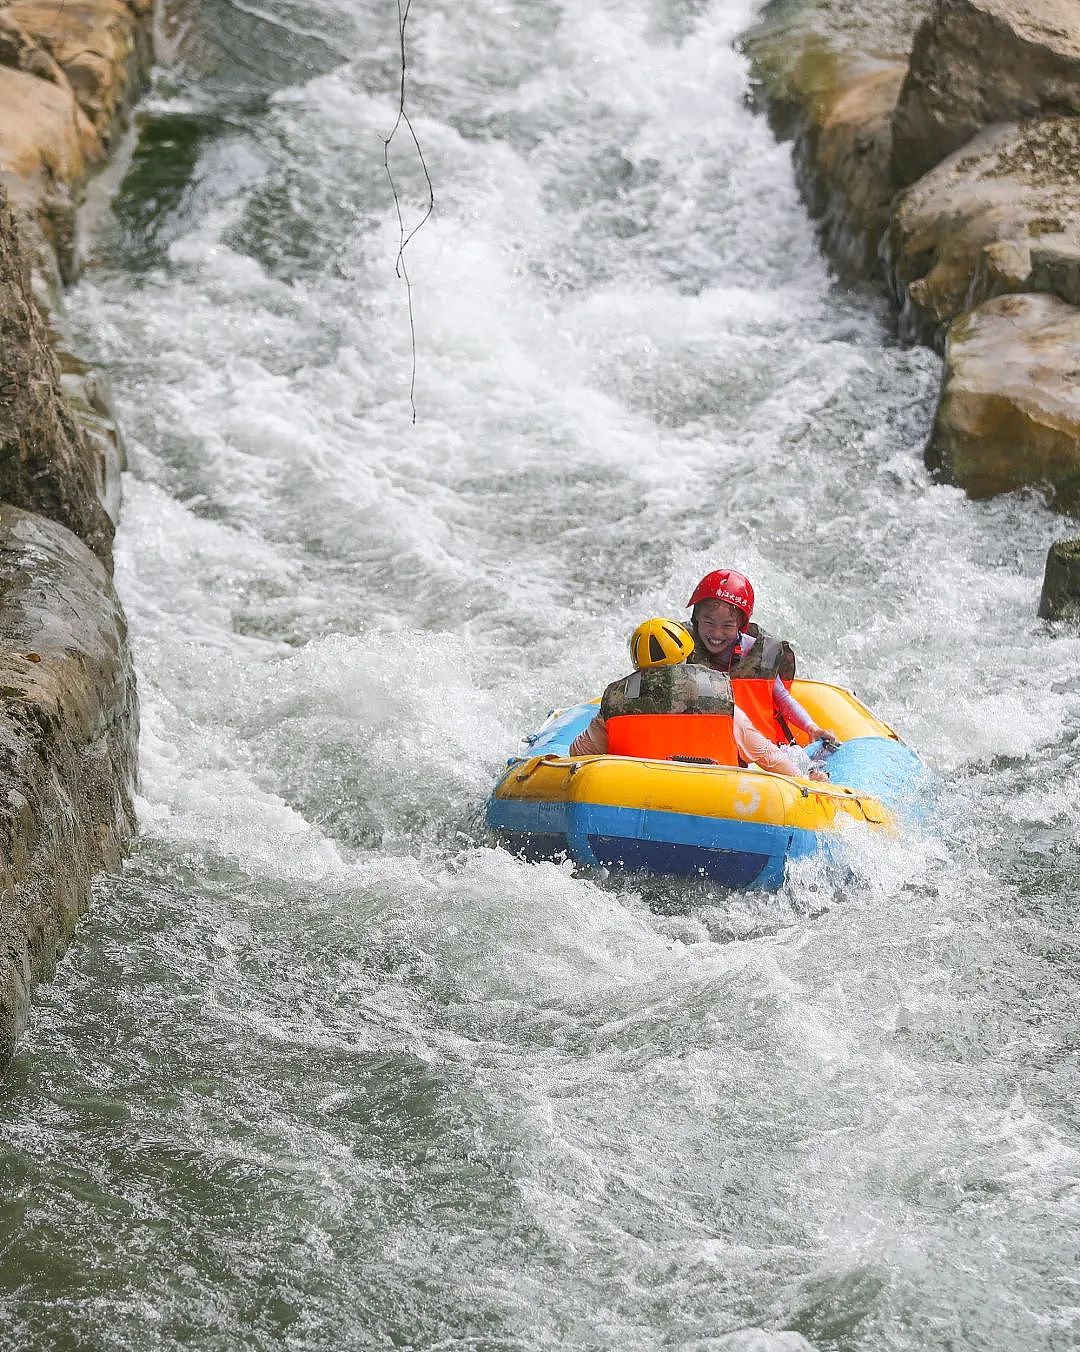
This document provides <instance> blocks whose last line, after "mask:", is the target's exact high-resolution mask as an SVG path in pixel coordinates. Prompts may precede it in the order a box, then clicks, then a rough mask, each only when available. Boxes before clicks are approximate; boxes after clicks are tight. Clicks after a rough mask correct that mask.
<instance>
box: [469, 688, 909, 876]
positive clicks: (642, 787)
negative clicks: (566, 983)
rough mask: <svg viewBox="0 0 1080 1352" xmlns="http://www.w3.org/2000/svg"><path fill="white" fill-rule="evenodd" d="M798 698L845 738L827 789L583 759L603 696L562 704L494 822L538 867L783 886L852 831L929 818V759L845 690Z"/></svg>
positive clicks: (493, 808)
mask: <svg viewBox="0 0 1080 1352" xmlns="http://www.w3.org/2000/svg"><path fill="white" fill-rule="evenodd" d="M791 693H792V694H793V695H794V697H795V698H796V699H797V700H798V701H799V703H800V704H801V705H802V706H803V708H804V709H805V710H806V711H807V713H809V715H810V716H811V718H812V719H813V720H814V722H815V723H817V724H818V725H819V726H821V727H827V728H830V729H832V731H833V732H834V733H835V734H836V736H837V738H838V739H839V740H840V743H841V745H840V747H839V749H838V750H836V751H834V752H833V753H832V754H831V755H830V756H829V757H828V759H827V761H826V762H825V764H826V766H827V769H828V772H829V776H830V779H829V782H827V783H826V782H819V781H815V780H810V779H802V778H795V777H791V776H787V775H779V774H772V773H769V772H767V771H764V770H760V769H757V768H756V767H754V766H750V767H749V768H741V767H737V766H729V765H717V764H687V763H684V762H680V761H677V760H660V759H645V758H643V757H636V756H615V755H604V756H574V757H572V756H570V755H569V747H570V743H571V742H572V741H573V740H574V738H575V737H576V736H577V734H578V733H579V732H581V731H582V730H583V729H584V728H585V727H586V726H587V724H588V723H589V722H590V720H591V719H592V718H593V716H594V715H595V713H596V710H597V704H598V703H599V701H598V700H592V701H590V702H588V703H583V704H576V705H574V706H573V707H571V708H568V709H555V710H552V712H551V714H549V716H548V719H547V721H546V722H545V723H544V725H543V727H541V728H540V730H539V731H538V732H536V733H534V734H533V735H532V736H530V737H528V738H526V745H527V754H525V755H522V756H515V757H512V758H511V759H510V760H509V761H508V763H507V767H506V770H505V772H504V773H503V775H502V778H501V779H500V780H499V782H498V784H497V785H496V786H495V790H494V792H493V794H492V796H491V797H490V798H489V800H488V804H487V822H488V825H489V827H490V828H491V829H492V830H493V831H494V832H495V834H496V836H497V837H498V839H499V840H500V842H501V843H502V844H504V845H505V846H506V847H507V848H508V849H510V850H512V851H514V852H515V853H519V854H521V855H523V856H524V857H526V858H529V859H558V858H570V859H573V860H574V861H575V862H577V863H579V864H585V865H591V866H594V867H605V868H610V869H622V870H646V871H648V872H652V873H666V874H685V875H698V876H705V877H708V878H711V879H714V880H715V881H717V882H719V883H723V884H726V885H727V886H730V887H742V888H762V889H775V888H778V887H779V886H780V885H781V884H782V882H783V880H784V874H785V870H786V869H787V866H788V863H789V861H791V860H795V859H801V858H804V857H806V856H808V855H813V854H818V853H822V852H824V853H825V854H827V855H828V854H829V852H830V850H831V848H832V846H833V845H834V844H835V842H836V838H837V833H838V832H839V831H841V830H843V829H845V828H846V827H850V826H852V825H854V824H857V825H858V826H859V827H862V828H863V829H870V830H874V831H890V832H895V830H896V827H897V821H898V818H902V817H906V816H911V815H918V811H919V807H918V804H919V789H920V784H921V781H922V778H923V768H922V763H921V762H920V761H919V758H918V757H917V756H916V755H915V753H914V752H913V751H912V750H911V749H910V748H909V747H907V746H906V745H905V744H904V743H903V742H902V741H901V740H900V738H899V737H898V736H897V734H896V733H895V732H894V731H893V730H892V728H890V727H888V726H887V725H886V724H885V723H883V722H882V721H881V720H880V719H879V718H877V717H875V716H874V714H872V713H871V712H870V710H869V709H867V708H866V706H865V705H863V704H861V703H860V702H859V700H857V699H856V698H855V696H854V695H853V694H852V693H850V692H849V691H847V690H843V689H841V688H840V687H838V686H834V685H828V684H826V683H824V682H821V681H803V680H796V681H794V682H793V684H792V687H791ZM818 749H819V748H817V746H816V745H813V746H810V747H808V748H807V750H808V751H809V752H810V753H812V754H813V753H815V752H816V751H818Z"/></svg>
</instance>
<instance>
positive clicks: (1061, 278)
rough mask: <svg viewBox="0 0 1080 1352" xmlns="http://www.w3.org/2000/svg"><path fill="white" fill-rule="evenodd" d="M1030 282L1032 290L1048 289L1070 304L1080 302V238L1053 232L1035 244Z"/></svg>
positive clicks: (1032, 251)
mask: <svg viewBox="0 0 1080 1352" xmlns="http://www.w3.org/2000/svg"><path fill="white" fill-rule="evenodd" d="M1029 282H1030V284H1031V289H1032V290H1033V291H1049V292H1051V293H1052V294H1053V295H1055V296H1060V297H1061V299H1062V300H1067V301H1068V302H1069V304H1070V305H1080V240H1078V238H1077V237H1076V236H1070V235H1066V234H1061V235H1051V236H1046V237H1044V238H1043V239H1042V240H1041V241H1040V243H1039V244H1038V245H1034V246H1033V247H1032V249H1031V270H1030V276H1029Z"/></svg>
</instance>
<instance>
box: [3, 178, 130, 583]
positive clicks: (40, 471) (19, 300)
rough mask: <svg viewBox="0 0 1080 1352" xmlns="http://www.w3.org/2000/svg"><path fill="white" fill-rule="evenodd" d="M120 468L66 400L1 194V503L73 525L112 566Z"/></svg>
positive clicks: (100, 557) (46, 331) (56, 365)
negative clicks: (111, 505)
mask: <svg viewBox="0 0 1080 1352" xmlns="http://www.w3.org/2000/svg"><path fill="white" fill-rule="evenodd" d="M112 469H113V473H112V474H111V476H110V464H109V462H108V458H107V457H106V455H105V453H104V451H103V448H102V446H101V445H100V444H99V445H91V444H89V443H88V441H87V438H86V436H85V435H84V433H83V431H82V429H81V428H80V427H79V425H78V423H77V422H76V420H75V417H74V415H73V413H72V410H71V407H70V405H69V404H68V402H67V400H66V399H65V398H64V394H63V390H62V387H61V375H60V370H59V366H58V364H57V361H56V358H55V356H54V354H53V351H52V348H51V346H50V343H49V334H48V330H47V329H46V327H45V323H44V320H43V319H42V317H41V315H40V313H39V312H38V309H37V307H36V305H35V303H34V299H33V295H32V293H31V289H30V280H29V271H28V267H27V263H26V259H25V257H24V255H23V253H22V250H21V248H20V244H19V239H18V232H17V228H16V224H15V220H14V217H13V216H12V213H11V212H10V211H9V210H8V208H7V204H6V202H5V200H4V193H3V189H2V188H0V502H9V503H13V504H14V505H15V506H18V507H24V508H26V509H28V510H30V511H36V512H40V513H41V514H42V515H44V516H47V517H49V518H50V519H52V520H53V521H57V522H59V523H60V524H61V525H63V526H66V527H67V528H68V529H69V530H71V531H72V532H74V534H76V535H78V536H79V537H80V539H82V540H84V541H85V542H86V544H87V545H89V547H90V548H91V549H92V550H93V552H94V553H95V554H96V555H97V556H98V558H99V559H101V560H102V561H103V562H104V563H105V564H106V566H109V565H111V561H112V537H113V521H112V520H111V518H110V515H109V511H108V509H107V506H106V504H107V503H108V502H109V501H110V499H112V498H114V497H115V494H116V492H118V486H117V480H116V476H115V464H114V465H113V466H112Z"/></svg>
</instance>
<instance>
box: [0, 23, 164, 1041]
mask: <svg viewBox="0 0 1080 1352" xmlns="http://www.w3.org/2000/svg"><path fill="white" fill-rule="evenodd" d="M150 19H151V14H150V0H127V2H126V3H125V0H65V2H64V3H63V4H62V5H58V4H56V3H54V0H9V3H4V0H0V708H2V716H0V1064H2V1063H3V1061H4V1060H5V1059H6V1057H7V1056H8V1055H10V1053H11V1051H12V1049H13V1047H14V1045H15V1041H16V1039H17V1037H18V1035H19V1031H20V1029H21V1028H22V1026H23V1023H24V1022H25V1018H26V1012H27V1008H28V1003H29V994H30V987H31V984H32V982H33V981H34V980H36V979H38V978H41V977H45V976H48V975H49V974H50V973H51V971H52V969H53V967H54V965H55V962H56V960H57V958H58V957H59V955H60V954H61V953H62V952H63V951H64V948H65V947H66V946H67V944H68V942H69V940H70V938H71V934H72V931H73V929H74V926H75V923H76V920H77V918H78V916H79V915H80V914H81V912H82V911H83V910H84V909H85V907H86V905H87V903H88V899H89V891H90V882H91V879H92V877H93V875H94V874H95V873H96V872H98V871H100V870H101V869H104V868H110V867H113V866H114V865H115V864H116V863H117V861H118V860H119V858H120V856H121V854H122V853H123V850H124V849H125V847H126V844H127V842H128V841H129V839H130V836H131V832H132V830H133V825H134V822H133V814H132V808H131V793H132V788H133V785H134V781H135V772H136V744H137V737H138V711H137V703H136V696H135V682H134V676H133V672H132V667H131V661H130V656H129V653H128V647H127V634H126V628H125V625H124V617H123V613H122V611H121V609H120V605H119V602H118V601H117V598H116V595H115V592H114V591H113V587H112V582H111V577H110V574H111V570H112V539H113V531H114V528H115V524H116V520H117V517H118V513H119V494H120V486H119V470H120V468H121V466H122V444H121V441H120V437H119V433H118V431H117V428H116V424H115V419H114V418H113V417H112V414H111V411H110V409H109V405H108V399H107V396H106V394H105V391H104V389H103V386H102V384H101V382H100V381H99V380H98V379H97V378H96V376H95V374H94V372H93V371H91V370H90V369H89V368H88V367H87V366H86V364H85V363H84V362H81V361H80V360H79V359H78V358H77V357H76V356H74V355H73V354H71V353H69V352H66V351H64V350H63V348H62V346H59V345H58V343H57V333H58V331H59V326H60V325H61V324H62V315H61V312H60V306H61V286H62V283H64V282H67V281H70V280H71V279H72V278H73V277H74V276H75V274H76V272H77V269H78V265H79V248H78V239H77V229H76V226H77V217H76V211H77V207H78V205H79V202H80V200H81V198H82V195H83V192H84V190H85V187H86V181H87V176H88V174H89V173H90V172H91V171H92V170H93V168H94V167H96V166H98V165H100V164H101V163H102V162H103V161H104V160H105V158H106V156H107V154H108V151H109V149H110V147H111V145H112V144H113V143H114V142H115V140H116V137H117V135H118V133H119V131H120V129H121V127H122V126H123V123H124V120H125V118H126V116H127V113H128V110H129V108H130V104H131V101H132V99H133V98H134V97H135V96H136V94H137V92H138V90H139V88H140V86H141V83H142V81H143V80H144V78H145V76H146V74H147V72H148V69H149V62H150V56H151V52H150Z"/></svg>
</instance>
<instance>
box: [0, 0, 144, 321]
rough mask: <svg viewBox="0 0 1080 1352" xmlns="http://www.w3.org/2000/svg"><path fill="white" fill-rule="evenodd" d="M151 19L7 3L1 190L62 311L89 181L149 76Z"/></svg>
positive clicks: (121, 5) (81, 1) (0, 25)
mask: <svg viewBox="0 0 1080 1352" xmlns="http://www.w3.org/2000/svg"><path fill="white" fill-rule="evenodd" d="M150 19H151V14H150V7H149V6H148V5H145V4H143V2H142V0H131V3H125V0H65V3H63V4H59V5H58V4H56V3H53V0H6V2H5V0H0V183H3V184H4V185H5V186H6V187H7V189H8V193H9V195H10V197H11V200H12V203H13V205H14V206H15V208H16V210H17V211H18V213H19V215H20V218H21V224H22V228H23V231H24V235H25V238H26V242H27V243H28V244H29V245H30V246H31V249H32V253H33V261H34V265H35V268H36V269H37V270H38V271H39V272H41V273H42V274H43V275H44V276H45V277H46V279H47V282H48V284H49V287H50V288H51V298H52V301H53V303H54V304H55V303H56V300H57V294H58V286H59V285H60V284H61V283H68V282H70V281H71V280H72V279H73V278H74V276H75V274H76V272H77V270H78V265H79V260H78V247H77V239H76V210H77V207H78V204H79V201H80V198H81V195H82V192H83V188H84V186H85V182H86V178H87V175H88V174H89V173H90V172H91V171H92V170H93V169H95V168H96V167H98V166H100V165H101V163H102V162H103V161H104V159H105V157H106V155H107V153H108V149H109V147H110V145H111V144H112V143H113V142H114V141H115V139H116V136H117V134H118V132H119V131H120V129H121V128H122V127H123V125H124V124H125V122H126V119H127V115H128V112H129V110H130V107H131V104H132V102H133V101H134V99H135V98H136V97H137V96H138V94H139V92H140V90H141V88H142V85H143V83H144V82H145V80H146V78H147V76H148V74H149V71H150V64H151V59H152V51H151V30H150Z"/></svg>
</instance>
